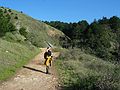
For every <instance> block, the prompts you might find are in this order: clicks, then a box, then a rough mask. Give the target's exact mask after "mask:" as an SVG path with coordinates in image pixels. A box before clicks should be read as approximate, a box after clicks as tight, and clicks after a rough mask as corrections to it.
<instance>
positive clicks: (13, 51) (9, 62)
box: [0, 39, 40, 81]
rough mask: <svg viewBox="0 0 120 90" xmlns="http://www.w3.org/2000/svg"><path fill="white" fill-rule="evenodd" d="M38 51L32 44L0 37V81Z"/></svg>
mask: <svg viewBox="0 0 120 90" xmlns="http://www.w3.org/2000/svg"><path fill="white" fill-rule="evenodd" d="M38 52H40V51H39V50H38V49H37V48H36V47H34V46H25V45H22V44H19V43H13V42H8V41H5V40H2V39H0V81H1V80H5V79H7V78H9V77H11V76H12V75H13V74H15V72H16V70H18V68H20V67H21V66H23V65H24V64H26V63H27V62H28V60H30V59H32V58H33V57H34V56H35V55H36V54H37V53H38Z"/></svg>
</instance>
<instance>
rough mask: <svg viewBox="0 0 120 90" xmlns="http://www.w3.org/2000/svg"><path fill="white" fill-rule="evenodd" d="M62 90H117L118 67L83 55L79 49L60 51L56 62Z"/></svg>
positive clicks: (119, 74)
mask: <svg viewBox="0 0 120 90" xmlns="http://www.w3.org/2000/svg"><path fill="white" fill-rule="evenodd" d="M56 67H57V70H58V73H59V76H60V77H59V78H60V84H61V88H62V89H64V90H119V89H120V87H119V86H120V67H119V65H115V64H112V63H110V62H108V61H103V60H102V59H99V58H96V57H94V56H92V55H89V54H85V53H84V52H81V50H79V49H71V50H62V52H61V54H60V57H59V59H58V60H57V61H56Z"/></svg>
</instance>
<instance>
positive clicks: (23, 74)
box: [0, 49, 59, 90]
mask: <svg viewBox="0 0 120 90" xmlns="http://www.w3.org/2000/svg"><path fill="white" fill-rule="evenodd" d="M44 50H45V49H42V53H40V54H39V55H37V56H36V57H35V58H34V59H33V60H31V61H30V62H29V63H28V64H27V65H28V66H31V67H34V68H36V70H32V69H29V68H22V69H21V70H20V71H18V73H17V74H16V75H15V77H13V78H11V79H10V80H8V81H6V82H3V83H2V84H1V85H0V90H56V89H57V88H56V87H57V84H58V83H57V77H56V75H55V72H54V70H51V71H50V74H45V66H44V65H43V60H44V58H43V53H44ZM58 54H59V53H54V55H53V56H57V55H58ZM51 68H53V67H51ZM51 68H50V69H51ZM37 70H38V71H37Z"/></svg>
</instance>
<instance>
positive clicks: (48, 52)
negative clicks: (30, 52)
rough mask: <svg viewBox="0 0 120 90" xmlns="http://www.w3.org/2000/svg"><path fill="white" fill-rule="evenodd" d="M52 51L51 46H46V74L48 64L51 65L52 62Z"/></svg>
mask: <svg viewBox="0 0 120 90" xmlns="http://www.w3.org/2000/svg"><path fill="white" fill-rule="evenodd" d="M52 57H53V56H52V51H51V48H49V47H47V50H46V52H45V53H44V59H45V62H44V65H46V74H47V73H48V69H49V66H51V63H52Z"/></svg>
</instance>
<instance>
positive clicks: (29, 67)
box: [23, 66, 46, 74]
mask: <svg viewBox="0 0 120 90" xmlns="http://www.w3.org/2000/svg"><path fill="white" fill-rule="evenodd" d="M23 68H27V69H30V70H33V71H37V72H41V73H45V74H46V72H44V71H41V70H37V69H34V68H31V67H27V66H23Z"/></svg>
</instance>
